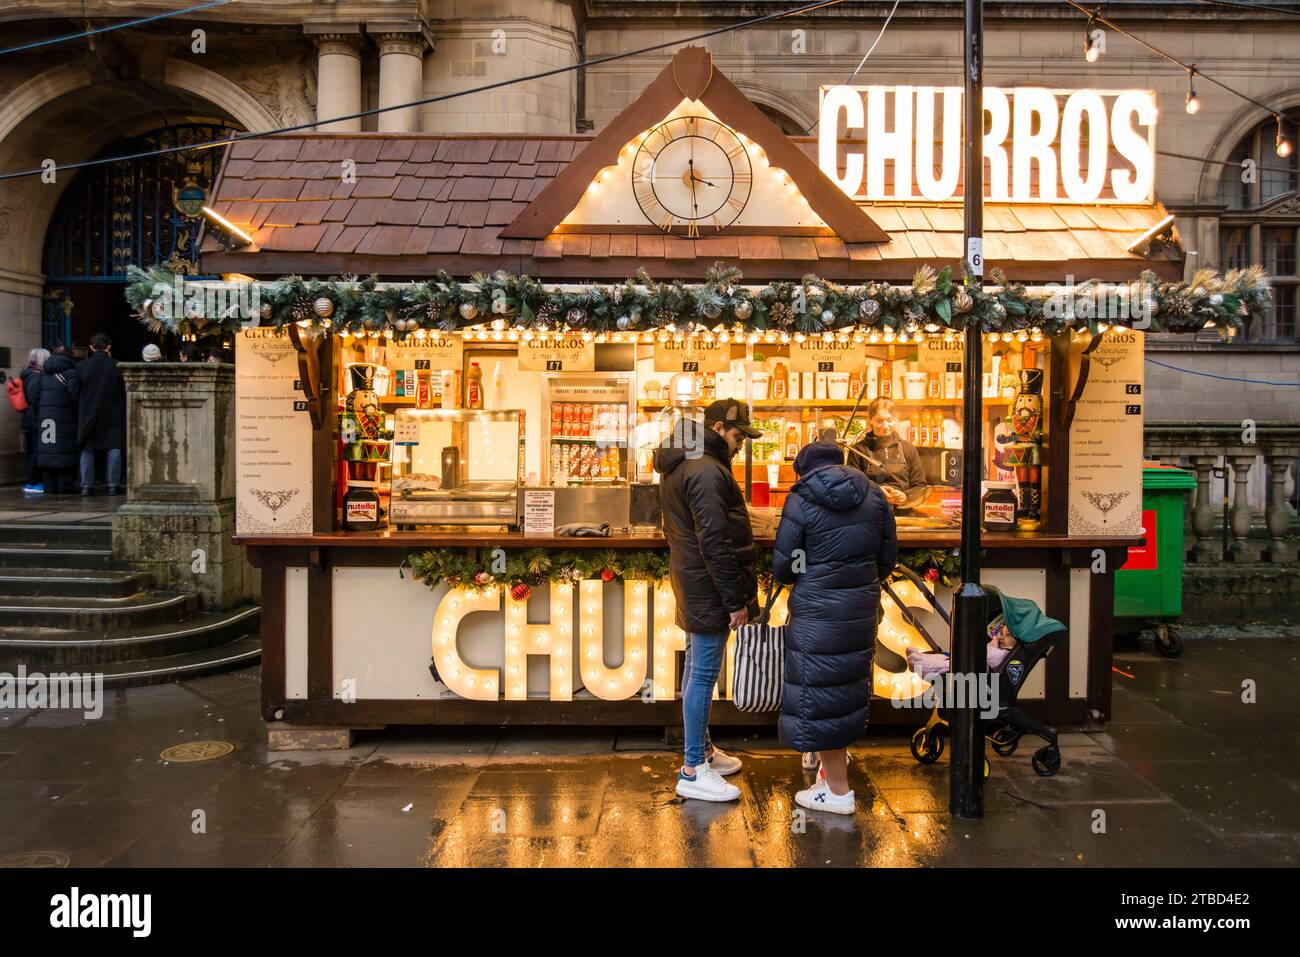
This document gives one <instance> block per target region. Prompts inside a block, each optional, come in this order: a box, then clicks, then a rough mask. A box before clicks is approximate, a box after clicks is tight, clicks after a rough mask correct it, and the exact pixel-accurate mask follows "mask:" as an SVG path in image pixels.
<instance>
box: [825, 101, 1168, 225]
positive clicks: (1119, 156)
mask: <svg viewBox="0 0 1300 957" xmlns="http://www.w3.org/2000/svg"><path fill="white" fill-rule="evenodd" d="M941 92H942V94H943V95H942V98H940V97H939V93H941ZM962 98H963V91H962V88H961V87H955V86H954V87H911V86H898V87H886V86H867V87H857V86H832V87H823V88H822V106H821V119H820V130H819V134H818V135H819V141H818V150H817V155H818V161H819V163H820V165H821V169H822V172H823V173H825V174H826V175H827V176H829V177H830V178H831V179H832V180H833V181H834V182H835V184H836V185H837V186H839V187H840V189H842V190H844V192H845V193H847V194H848V195H849V196H851V197H853V198H854V199H856V200H859V201H862V202H873V201H891V200H892V201H900V200H901V201H906V200H928V201H930V202H945V201H950V200H956V199H959V198H960V197H959V196H957V195H956V194H957V181H958V177H959V175H960V166H961V157H962V151H961V145H962V141H961V136H962V113H963V110H962ZM940 102H941V104H942V105H941V107H940V106H939V105H938V104H939V103H940ZM940 109H941V110H942V119H939V118H938V117H937V116H936V114H937V113H938V112H939V110H940ZM984 115H985V128H986V130H987V132H986V133H985V135H984V158H985V159H986V160H987V161H988V175H989V182H988V186H987V191H988V192H987V198H988V199H990V200H993V201H995V202H1015V203H1053V202H1056V203H1060V202H1066V203H1098V202H1114V203H1129V204H1140V203H1149V202H1151V201H1152V199H1153V198H1154V197H1153V195H1152V189H1153V186H1154V184H1155V129H1156V102H1155V95H1154V94H1153V93H1151V92H1149V91H1145V90H1127V91H1106V90H1048V89H1043V88H1041V87H1019V88H1016V89H999V88H997V87H990V88H988V89H986V90H985V91H984ZM841 119H842V120H843V123H844V128H845V132H844V138H841V133H840V129H841ZM936 152H938V154H939V156H940V157H941V158H939V159H938V160H936V157H935V154H936ZM1084 154H1086V155H1084ZM1112 163H1114V165H1111V164H1112ZM887 164H888V167H887ZM889 169H892V176H890V175H887V172H888V170H889ZM1107 183H1109V184H1110V188H1111V192H1112V193H1113V194H1114V195H1113V197H1112V196H1105V197H1103V196H1102V190H1103V189H1104V187H1105V186H1106V185H1107Z"/></svg>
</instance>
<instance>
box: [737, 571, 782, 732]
mask: <svg viewBox="0 0 1300 957" xmlns="http://www.w3.org/2000/svg"><path fill="white" fill-rule="evenodd" d="M782 587H784V586H778V587H777V588H775V589H773V590H772V593H771V594H770V595H768V598H767V604H766V605H765V606H764V608H763V613H762V614H761V615H759V616H758V620H757V621H755V622H752V623H751V624H748V625H742V626H741V627H740V628H738V629H736V671H735V680H734V682H733V683H734V685H735V687H734V688H732V691H731V700H732V703H733V704H734V705H735V706H736V710H738V711H749V712H755V711H776V710H778V709H779V708H780V707H781V686H782V683H783V682H784V681H785V625H776V626H774V625H769V624H768V623H767V620H768V616H769V615H770V614H771V611H772V605H773V603H774V602H775V601H776V596H777V595H779V594H781V588H782Z"/></svg>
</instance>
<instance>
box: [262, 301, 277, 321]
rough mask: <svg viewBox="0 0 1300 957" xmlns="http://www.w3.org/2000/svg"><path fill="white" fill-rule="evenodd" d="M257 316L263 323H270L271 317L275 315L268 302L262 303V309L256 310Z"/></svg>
mask: <svg viewBox="0 0 1300 957" xmlns="http://www.w3.org/2000/svg"><path fill="white" fill-rule="evenodd" d="M258 315H260V316H261V317H262V321H263V322H270V321H271V317H272V316H274V315H275V310H273V309H272V308H271V304H270V303H269V302H264V303H262V308H261V309H259V310H258Z"/></svg>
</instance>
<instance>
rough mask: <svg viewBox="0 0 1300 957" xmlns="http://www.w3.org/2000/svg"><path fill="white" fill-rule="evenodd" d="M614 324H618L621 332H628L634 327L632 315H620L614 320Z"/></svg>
mask: <svg viewBox="0 0 1300 957" xmlns="http://www.w3.org/2000/svg"><path fill="white" fill-rule="evenodd" d="M614 325H615V326H617V327H618V329H619V330H620V331H621V332H627V331H628V330H629V329H631V328H632V317H631V316H630V315H628V316H619V317H618V318H617V319H615V320H614Z"/></svg>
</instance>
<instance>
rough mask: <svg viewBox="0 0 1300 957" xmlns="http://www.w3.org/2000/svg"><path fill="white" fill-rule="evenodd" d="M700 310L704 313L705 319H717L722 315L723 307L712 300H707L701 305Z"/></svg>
mask: <svg viewBox="0 0 1300 957" xmlns="http://www.w3.org/2000/svg"><path fill="white" fill-rule="evenodd" d="M700 312H701V313H703V314H704V318H705V319H717V318H718V317H719V316H721V315H722V307H721V306H719V305H717V304H715V303H712V302H706V303H705V304H704V305H703V306H701V307H700Z"/></svg>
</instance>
